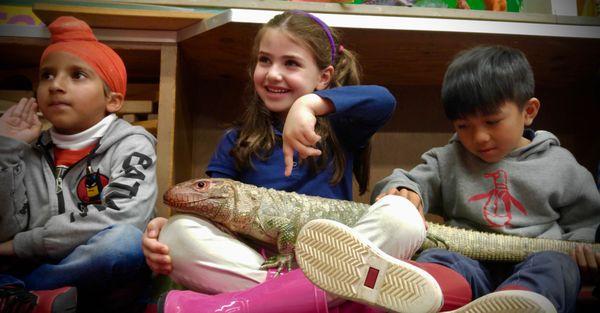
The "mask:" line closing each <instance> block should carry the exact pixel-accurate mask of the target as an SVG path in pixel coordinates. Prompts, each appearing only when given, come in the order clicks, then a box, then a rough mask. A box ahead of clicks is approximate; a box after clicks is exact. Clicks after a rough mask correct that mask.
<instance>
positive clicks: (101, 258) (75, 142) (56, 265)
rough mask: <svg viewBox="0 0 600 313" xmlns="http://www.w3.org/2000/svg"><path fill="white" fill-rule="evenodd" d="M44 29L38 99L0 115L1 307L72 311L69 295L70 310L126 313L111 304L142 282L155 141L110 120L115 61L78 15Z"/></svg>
mask: <svg viewBox="0 0 600 313" xmlns="http://www.w3.org/2000/svg"><path fill="white" fill-rule="evenodd" d="M48 28H49V30H50V32H51V35H52V36H51V39H52V43H51V44H50V45H49V46H48V47H47V48H46V49H45V50H44V52H43V54H42V57H41V60H40V81H39V86H38V88H37V99H33V98H31V99H26V98H24V99H22V100H21V101H20V102H19V103H18V104H17V105H15V106H13V107H11V108H10V109H8V110H7V111H6V112H5V113H4V115H2V117H1V118H0V203H2V206H1V207H0V258H1V260H2V262H1V263H2V267H0V311H1V312H15V311H16V312H29V311H31V310H33V309H34V307H35V310H36V312H45V311H47V312H63V311H68V310H71V311H73V312H74V310H75V306H76V305H77V304H76V296H77V297H79V299H78V300H77V301H79V308H78V310H79V311H85V312H93V311H106V312H108V311H129V309H125V308H124V307H119V305H120V304H122V303H119V302H118V301H116V300H115V297H121V300H126V302H128V303H131V300H132V299H134V298H135V297H133V295H134V292H133V291H132V290H129V291H124V290H123V289H124V288H129V289H135V288H134V286H135V287H139V286H141V285H143V284H145V283H147V278H148V277H149V276H148V275H149V273H150V272H149V270H148V269H147V267H146V265H145V262H144V256H143V254H142V250H141V238H142V231H143V229H144V228H145V225H146V224H147V222H148V221H149V220H150V218H152V217H153V214H154V206H155V201H156V178H155V164H156V154H155V150H154V145H155V142H156V140H155V138H154V137H153V136H152V135H151V134H150V133H148V132H147V131H146V130H144V129H143V128H142V127H138V126H136V127H134V126H131V125H130V124H129V123H127V122H125V121H123V120H121V119H118V118H117V116H116V115H115V114H114V113H115V112H117V111H118V110H119V109H120V108H121V107H122V105H123V102H124V97H125V92H126V86H127V74H126V69H125V65H124V63H123V61H122V60H121V58H120V57H119V55H118V54H117V53H116V52H114V51H113V50H112V49H111V48H110V47H108V46H106V45H104V44H102V43H100V42H98V41H97V40H96V38H95V36H94V35H93V33H92V31H91V29H90V27H89V26H88V25H87V24H86V23H85V22H83V21H81V20H78V19H75V18H73V17H59V18H58V19H57V20H56V21H54V22H53V23H52V24H50V25H49V27H48ZM38 107H39V109H40V111H41V112H42V113H43V115H44V117H45V118H46V119H48V121H50V122H51V123H52V128H50V129H49V130H47V131H43V132H42V131H41V124H40V121H39V120H38V118H37V116H36V112H37V110H38ZM136 282H139V284H137V285H136ZM72 286H74V287H76V288H73V287H72ZM116 290H120V292H119V291H116ZM138 290H143V289H141V287H140V288H139V289H138ZM29 291H31V293H30V292H29ZM77 293H78V295H77ZM71 311H70V312H71Z"/></svg>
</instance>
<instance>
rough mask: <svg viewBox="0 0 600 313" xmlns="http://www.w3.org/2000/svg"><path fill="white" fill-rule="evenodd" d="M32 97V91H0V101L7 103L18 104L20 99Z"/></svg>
mask: <svg viewBox="0 0 600 313" xmlns="http://www.w3.org/2000/svg"><path fill="white" fill-rule="evenodd" d="M31 97H33V91H31V90H0V100H5V101H9V102H13V104H14V103H16V102H19V100H21V98H31Z"/></svg>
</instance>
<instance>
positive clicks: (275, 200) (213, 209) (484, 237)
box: [164, 178, 600, 270]
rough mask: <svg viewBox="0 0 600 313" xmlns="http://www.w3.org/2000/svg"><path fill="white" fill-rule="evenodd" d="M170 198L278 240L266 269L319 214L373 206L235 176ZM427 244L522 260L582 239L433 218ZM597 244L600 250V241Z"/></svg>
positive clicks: (287, 258)
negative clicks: (460, 225) (456, 225)
mask: <svg viewBox="0 0 600 313" xmlns="http://www.w3.org/2000/svg"><path fill="white" fill-rule="evenodd" d="M164 202H165V204H167V205H168V206H170V207H171V208H172V209H173V211H174V213H176V214H177V213H185V214H193V215H196V216H199V217H202V218H204V219H207V220H210V221H212V222H213V223H215V224H216V225H220V226H221V227H222V228H224V229H225V230H229V231H231V232H234V233H238V234H243V235H246V236H250V237H252V238H255V239H257V240H259V241H262V242H264V243H267V244H271V245H276V246H277V250H278V252H279V255H277V256H274V257H272V258H270V259H268V260H267V261H265V263H264V264H263V268H273V267H277V268H278V269H279V270H281V269H282V268H283V267H284V266H287V267H288V268H289V267H291V263H292V261H293V260H294V243H295V242H296V237H297V235H298V232H299V231H300V228H302V226H304V225H305V224H306V223H308V222H309V221H311V220H314V219H331V220H335V221H338V222H340V223H343V224H345V225H349V226H352V225H354V224H355V223H356V222H357V221H358V220H359V219H360V218H361V217H362V216H363V215H364V214H365V213H366V212H367V210H368V208H369V205H367V204H364V203H359V202H352V201H345V200H334V199H326V198H321V197H315V196H306V195H300V194H297V193H293V192H286V191H278V190H274V189H267V188H262V187H256V186H253V185H247V184H243V183H240V182H238V181H233V180H229V179H218V178H212V179H192V180H189V181H186V182H183V183H180V184H177V185H175V186H173V187H171V188H170V189H169V190H168V191H167V192H166V193H165V194H164ZM427 238H428V240H425V242H424V243H423V246H422V248H423V249H425V248H430V247H437V246H439V244H440V243H442V244H443V247H444V248H446V249H448V250H452V251H456V252H459V253H462V254H464V255H466V256H469V257H472V258H475V259H479V260H499V261H520V260H523V259H524V258H525V257H527V255H529V254H530V253H533V252H536V251H544V250H554V251H560V252H563V253H569V252H570V251H571V250H572V249H573V248H574V247H575V246H576V245H577V244H580V243H578V242H572V241H564V240H550V239H536V238H525V237H517V236H509V235H501V234H493V233H486V232H478V231H472V230H465V229H458V228H454V227H448V226H444V225H440V224H436V223H432V222H428V229H427ZM592 248H593V249H594V251H596V252H600V244H593V245H592Z"/></svg>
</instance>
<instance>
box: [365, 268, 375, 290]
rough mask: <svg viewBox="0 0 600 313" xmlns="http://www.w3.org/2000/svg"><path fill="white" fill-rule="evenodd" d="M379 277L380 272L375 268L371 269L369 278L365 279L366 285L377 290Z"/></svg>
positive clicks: (368, 273)
mask: <svg viewBox="0 0 600 313" xmlns="http://www.w3.org/2000/svg"><path fill="white" fill-rule="evenodd" d="M377 276H379V270H378V269H376V268H373V267H369V272H367V278H366V279H365V284H364V285H365V286H366V287H369V288H371V289H373V288H375V282H376V281H377Z"/></svg>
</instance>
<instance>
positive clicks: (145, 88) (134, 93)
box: [125, 83, 158, 102]
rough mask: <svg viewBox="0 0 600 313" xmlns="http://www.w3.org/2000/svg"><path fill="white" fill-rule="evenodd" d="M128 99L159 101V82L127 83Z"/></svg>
mask: <svg viewBox="0 0 600 313" xmlns="http://www.w3.org/2000/svg"><path fill="white" fill-rule="evenodd" d="M125 98H126V99H127V100H150V101H153V102H154V101H156V102H158V83H157V84H127V95H126V96H125Z"/></svg>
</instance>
